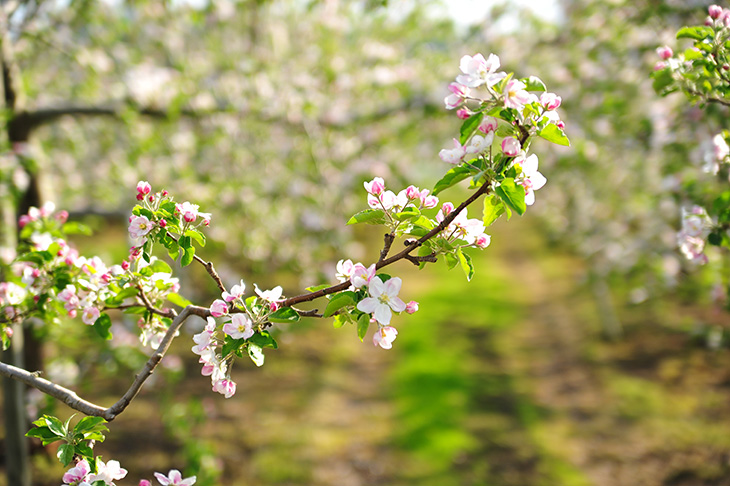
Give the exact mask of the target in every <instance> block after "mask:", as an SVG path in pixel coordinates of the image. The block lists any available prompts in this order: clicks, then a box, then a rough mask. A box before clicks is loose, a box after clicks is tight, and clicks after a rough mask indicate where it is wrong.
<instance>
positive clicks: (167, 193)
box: [162, 190, 170, 197]
mask: <svg viewBox="0 0 730 486" xmlns="http://www.w3.org/2000/svg"><path fill="white" fill-rule="evenodd" d="M169 195H170V193H169V192H167V191H165V190H163V191H162V197H167V196H169Z"/></svg>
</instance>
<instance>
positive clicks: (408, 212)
mask: <svg viewBox="0 0 730 486" xmlns="http://www.w3.org/2000/svg"><path fill="white" fill-rule="evenodd" d="M420 215H421V211H419V210H418V208H414V207H413V206H408V207H407V208H403V211H401V212H400V213H396V214H395V215H394V216H395V219H397V220H398V221H407V220H409V219H413V218H417V217H419V216H420Z"/></svg>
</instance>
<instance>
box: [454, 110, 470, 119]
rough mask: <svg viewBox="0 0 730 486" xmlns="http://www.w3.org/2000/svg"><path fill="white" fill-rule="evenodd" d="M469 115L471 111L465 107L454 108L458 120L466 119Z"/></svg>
mask: <svg viewBox="0 0 730 486" xmlns="http://www.w3.org/2000/svg"><path fill="white" fill-rule="evenodd" d="M471 115H472V113H471V112H470V111H469V110H468V109H466V108H459V109H458V110H456V116H457V118H459V119H460V120H466V119H467V118H469V117H470V116H471Z"/></svg>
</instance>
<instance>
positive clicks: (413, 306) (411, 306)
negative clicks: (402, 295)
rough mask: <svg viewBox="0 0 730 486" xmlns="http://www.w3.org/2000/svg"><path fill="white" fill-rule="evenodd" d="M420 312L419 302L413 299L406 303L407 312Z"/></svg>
mask: <svg viewBox="0 0 730 486" xmlns="http://www.w3.org/2000/svg"><path fill="white" fill-rule="evenodd" d="M415 312H418V302H416V301H415V300H412V301H410V302H408V303H407V304H406V313H408V314H413V313H415Z"/></svg>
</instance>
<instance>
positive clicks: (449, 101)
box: [444, 83, 469, 110]
mask: <svg viewBox="0 0 730 486" xmlns="http://www.w3.org/2000/svg"><path fill="white" fill-rule="evenodd" d="M449 91H451V94H450V95H448V96H447V97H446V98H444V104H445V105H446V109H447V110H453V109H454V108H457V107H458V106H459V105H460V104H461V103H462V102H463V101H464V98H466V97H467V96H469V88H467V87H466V86H464V85H461V84H459V83H451V84H450V85H449Z"/></svg>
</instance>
